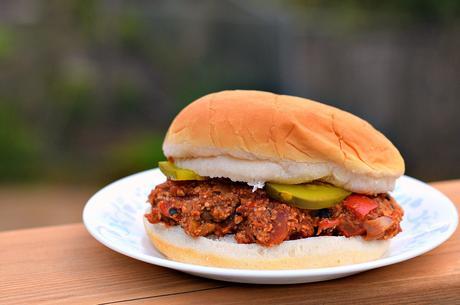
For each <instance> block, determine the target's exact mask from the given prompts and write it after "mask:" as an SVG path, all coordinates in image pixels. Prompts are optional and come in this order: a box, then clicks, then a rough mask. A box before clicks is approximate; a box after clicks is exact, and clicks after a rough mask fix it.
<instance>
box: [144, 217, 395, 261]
mask: <svg viewBox="0 0 460 305" xmlns="http://www.w3.org/2000/svg"><path fill="white" fill-rule="evenodd" d="M144 226H145V229H146V231H147V234H148V236H149V238H150V241H151V242H152V243H153V245H154V246H155V248H156V249H157V250H158V251H160V252H161V253H163V254H164V255H165V256H166V257H168V258H170V259H172V260H175V261H179V262H184V263H190V264H197V265H204V266H212V267H225V268H238V269H259V270H264V269H267V270H268V269H272V270H273V269H301V268H323V267H333V266H340V265H349V264H357V263H362V262H367V261H371V260H375V259H379V258H381V257H382V256H383V255H384V254H385V252H386V251H387V249H388V247H389V241H388V240H378V241H365V240H363V239H362V238H360V237H352V238H346V237H334V236H321V237H310V238H305V239H298V240H290V241H285V242H283V243H281V244H280V245H279V246H276V247H270V248H267V247H263V246H260V245H257V244H237V243H235V241H234V240H233V237H232V236H226V238H225V239H223V240H212V239H209V238H206V237H198V238H193V237H190V236H188V235H187V234H186V233H185V232H184V230H183V229H182V228H181V227H179V226H175V227H165V226H164V225H163V224H161V223H159V224H155V225H153V224H151V223H149V222H148V221H147V220H146V219H145V218H144Z"/></svg>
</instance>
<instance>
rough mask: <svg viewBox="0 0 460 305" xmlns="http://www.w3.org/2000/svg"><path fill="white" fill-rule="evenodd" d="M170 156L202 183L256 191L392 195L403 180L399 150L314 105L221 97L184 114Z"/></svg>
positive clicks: (174, 128)
mask: <svg viewBox="0 0 460 305" xmlns="http://www.w3.org/2000/svg"><path fill="white" fill-rule="evenodd" d="M163 151H164V154H165V155H166V156H167V157H168V158H172V159H173V160H174V162H175V163H176V164H177V165H178V166H180V167H184V168H189V169H191V170H194V171H195V172H197V173H198V174H200V175H202V176H209V177H226V178H230V179H231V180H233V181H244V182H247V183H249V184H250V185H256V186H262V185H263V183H265V182H267V181H270V182H278V183H287V184H295V183H303V182H309V181H312V180H317V179H321V180H323V181H326V182H329V183H331V184H334V185H337V186H340V187H343V188H345V189H348V190H350V191H353V192H357V193H366V194H377V193H384V192H388V191H391V190H392V189H393V187H394V183H395V180H396V179H397V178H398V177H399V176H401V175H402V174H403V173H404V161H403V159H402V157H401V155H400V153H399V152H398V150H397V149H396V148H395V147H394V146H393V144H392V143H391V142H390V141H389V140H388V139H387V138H386V137H385V136H384V135H383V134H381V133H380V132H379V131H377V130H376V129H374V128H373V127H372V126H371V125H370V124H369V123H367V122H366V121H364V120H362V119H360V118H358V117H357V116H355V115H352V114H350V113H348V112H346V111H342V110H339V109H337V108H334V107H331V106H328V105H325V104H321V103H318V102H315V101H312V100H308V99H304V98H300V97H293V96H286V95H276V94H273V93H269V92H262V91H245V90H234V91H222V92H218V93H213V94H209V95H206V96H204V97H202V98H200V99H198V100H196V101H195V102H193V103H191V104H189V105H188V106H187V107H185V108H184V109H183V110H182V111H181V112H180V113H179V114H178V115H177V117H176V118H175V119H174V121H173V122H172V124H171V126H170V128H169V130H168V133H167V135H166V138H165V141H164V143H163Z"/></svg>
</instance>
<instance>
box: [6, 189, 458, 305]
mask: <svg viewBox="0 0 460 305" xmlns="http://www.w3.org/2000/svg"><path fill="white" fill-rule="evenodd" d="M433 186H435V187H436V188H438V189H439V190H441V191H442V192H444V193H445V194H446V195H447V196H449V197H450V198H451V199H452V200H453V201H454V202H455V203H456V204H457V208H458V207H460V180H456V181H448V182H439V183H433ZM0 249H1V252H0V304H147V303H148V304H216V303H219V304H264V305H269V304H281V303H282V304H347V303H349V304H414V303H421V304H460V255H459V253H460V233H459V231H458V230H457V232H456V233H455V234H454V236H453V237H452V238H451V239H450V240H448V241H447V242H446V243H444V244H443V245H441V246H440V247H438V248H436V249H435V250H433V251H431V252H429V253H427V254H425V255H422V256H420V257H417V258H415V259H412V260H409V261H406V262H403V263H400V264H396V265H392V266H388V267H384V268H379V269H376V270H371V271H368V272H364V273H361V274H358V275H355V276H351V277H348V278H345V279H339V280H333V281H327V282H320V283H312V284H302V285H286V286H268V285H241V284H231V283H225V282H218V281H212V280H205V279H202V278H198V277H193V276H189V275H186V274H184V273H180V272H176V271H172V270H169V269H166V268H161V267H157V266H154V265H150V264H146V263H143V262H139V261H137V260H134V259H131V258H129V257H125V256H123V255H121V254H118V253H116V252H113V251H111V250H109V249H108V248H106V247H104V246H102V245H101V244H99V243H98V242H97V241H95V240H94V239H93V238H92V237H91V236H90V235H89V234H88V233H87V232H86V230H85V229H84V227H83V225H81V224H73V225H65V226H56V227H46V228H38V229H27V230H18V231H9V232H3V233H0Z"/></svg>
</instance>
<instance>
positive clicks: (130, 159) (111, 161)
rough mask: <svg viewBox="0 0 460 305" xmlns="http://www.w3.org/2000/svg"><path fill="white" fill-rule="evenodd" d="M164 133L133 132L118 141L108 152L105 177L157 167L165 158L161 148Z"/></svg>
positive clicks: (118, 176)
mask: <svg viewBox="0 0 460 305" xmlns="http://www.w3.org/2000/svg"><path fill="white" fill-rule="evenodd" d="M162 143H163V135H160V134H157V133H143V134H133V135H131V136H130V137H128V138H127V139H124V140H123V139H120V140H119V141H117V143H116V145H114V146H113V147H112V148H111V149H110V151H108V152H107V156H106V158H105V159H106V160H107V161H106V162H107V163H106V164H105V170H104V171H103V175H104V179H108V180H107V181H110V180H111V179H116V178H120V177H123V176H126V175H128V174H132V173H135V172H137V171H142V170H147V169H150V168H154V167H157V163H158V161H161V160H165V157H164V155H163V151H162V149H161V146H162Z"/></svg>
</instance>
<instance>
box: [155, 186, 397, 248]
mask: <svg viewBox="0 0 460 305" xmlns="http://www.w3.org/2000/svg"><path fill="white" fill-rule="evenodd" d="M149 202H150V203H151V204H152V211H151V213H149V214H147V215H146V217H147V219H148V220H149V221H150V222H151V223H159V222H162V223H164V224H166V225H168V226H176V225H180V226H181V227H182V228H183V229H184V230H185V232H186V233H187V234H189V235H191V236H195V237H197V236H209V235H215V236H224V235H226V234H234V235H235V240H236V241H237V242H238V243H244V244H249V243H258V244H261V245H264V246H273V245H277V244H279V243H281V242H283V241H285V240H292V239H299V238H305V237H311V236H321V235H329V236H346V237H350V236H357V235H361V236H363V237H364V238H365V239H367V240H372V239H388V238H391V237H393V236H395V235H396V234H398V233H399V232H400V231H401V227H400V225H399V223H400V222H401V218H402V216H403V211H402V209H401V208H400V207H399V205H398V204H397V203H396V202H395V200H394V199H393V198H392V197H390V196H389V195H388V194H379V195H376V196H364V195H358V194H352V195H350V196H349V197H347V198H346V199H345V200H344V201H343V202H341V203H339V204H337V205H335V206H334V207H332V208H329V209H321V210H306V209H300V208H297V207H294V206H291V205H289V204H286V203H283V202H280V201H277V200H274V199H271V198H270V197H268V195H267V193H266V192H265V191H264V190H263V189H258V190H256V191H254V192H253V191H252V187H250V186H248V185H247V184H245V183H236V182H232V181H230V180H228V179H208V180H203V181H171V180H168V181H166V182H165V183H163V184H160V185H158V186H157V187H156V188H155V189H154V190H152V192H151V193H150V195H149Z"/></svg>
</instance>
